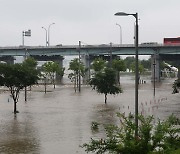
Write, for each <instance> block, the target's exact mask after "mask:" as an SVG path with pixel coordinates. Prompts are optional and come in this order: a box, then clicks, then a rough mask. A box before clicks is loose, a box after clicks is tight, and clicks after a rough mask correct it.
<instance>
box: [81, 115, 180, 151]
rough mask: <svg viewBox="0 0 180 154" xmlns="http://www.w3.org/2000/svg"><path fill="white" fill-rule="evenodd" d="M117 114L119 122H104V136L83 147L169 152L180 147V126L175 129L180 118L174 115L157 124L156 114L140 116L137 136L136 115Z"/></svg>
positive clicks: (98, 149) (107, 149)
mask: <svg viewBox="0 0 180 154" xmlns="http://www.w3.org/2000/svg"><path fill="white" fill-rule="evenodd" d="M117 115H118V117H119V118H120V125H119V126H116V125H105V126H104V128H105V132H106V137H105V138H104V139H102V138H101V139H93V138H91V140H90V142H89V143H84V144H83V145H82V146H81V147H83V148H85V151H86V152H87V153H88V152H94V153H96V154H103V153H114V154H140V153H142V154H150V153H151V154H153V153H163V154H166V153H167V154H170V153H171V152H172V151H174V152H175V150H178V148H179V147H180V137H179V133H180V129H179V128H176V125H177V124H180V121H179V119H177V118H176V117H175V116H173V115H171V116H170V117H169V118H168V119H167V120H165V121H160V120H158V122H157V124H156V125H154V124H153V119H154V118H153V116H148V117H144V116H142V115H139V116H138V120H139V127H138V136H136V137H135V128H136V127H135V122H134V116H132V115H129V116H128V117H125V116H124V115H123V114H120V113H118V114H117ZM177 152H179V150H178V151H177Z"/></svg>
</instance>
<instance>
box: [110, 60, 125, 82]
mask: <svg viewBox="0 0 180 154" xmlns="http://www.w3.org/2000/svg"><path fill="white" fill-rule="evenodd" d="M112 68H113V69H114V70H115V71H116V74H117V75H116V76H117V77H116V78H117V83H118V84H120V71H126V66H125V63H124V61H123V60H121V59H114V60H113V61H112Z"/></svg>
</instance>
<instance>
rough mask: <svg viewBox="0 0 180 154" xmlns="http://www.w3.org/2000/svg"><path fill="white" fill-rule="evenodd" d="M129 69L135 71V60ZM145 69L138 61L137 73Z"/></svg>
mask: <svg viewBox="0 0 180 154" xmlns="http://www.w3.org/2000/svg"><path fill="white" fill-rule="evenodd" d="M131 70H132V71H133V72H135V62H133V63H132V64H131ZM144 71H145V69H144V66H143V65H142V64H141V63H140V62H139V74H142V73H144Z"/></svg>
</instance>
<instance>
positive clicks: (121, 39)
mask: <svg viewBox="0 0 180 154" xmlns="http://www.w3.org/2000/svg"><path fill="white" fill-rule="evenodd" d="M116 25H117V26H119V29H120V44H122V27H121V25H120V24H118V23H116Z"/></svg>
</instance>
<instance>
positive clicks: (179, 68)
mask: <svg viewBox="0 0 180 154" xmlns="http://www.w3.org/2000/svg"><path fill="white" fill-rule="evenodd" d="M177 77H178V80H180V66H179V67H178V75H177Z"/></svg>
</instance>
